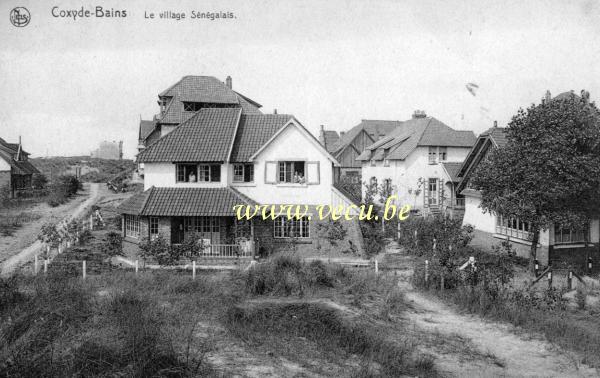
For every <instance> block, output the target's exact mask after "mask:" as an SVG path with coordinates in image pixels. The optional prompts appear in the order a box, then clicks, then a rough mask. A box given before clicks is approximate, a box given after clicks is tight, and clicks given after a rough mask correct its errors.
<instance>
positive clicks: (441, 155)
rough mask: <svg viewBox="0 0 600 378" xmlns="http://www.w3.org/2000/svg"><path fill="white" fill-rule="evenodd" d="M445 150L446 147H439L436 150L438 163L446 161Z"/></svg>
mask: <svg viewBox="0 0 600 378" xmlns="http://www.w3.org/2000/svg"><path fill="white" fill-rule="evenodd" d="M447 152H448V151H447V148H446V147H440V148H439V150H438V155H439V158H440V161H446V154H447Z"/></svg>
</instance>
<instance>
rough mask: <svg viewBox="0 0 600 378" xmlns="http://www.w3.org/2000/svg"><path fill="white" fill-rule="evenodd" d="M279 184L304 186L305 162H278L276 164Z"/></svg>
mask: <svg viewBox="0 0 600 378" xmlns="http://www.w3.org/2000/svg"><path fill="white" fill-rule="evenodd" d="M277 177H278V179H279V182H285V183H293V184H304V183H306V162H304V161H280V162H279V164H278V175H277Z"/></svg>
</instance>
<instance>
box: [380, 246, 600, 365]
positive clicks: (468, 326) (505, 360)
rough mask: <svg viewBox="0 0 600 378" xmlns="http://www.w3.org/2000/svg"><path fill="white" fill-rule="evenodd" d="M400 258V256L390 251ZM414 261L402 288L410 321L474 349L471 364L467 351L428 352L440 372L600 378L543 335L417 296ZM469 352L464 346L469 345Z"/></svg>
mask: <svg viewBox="0 0 600 378" xmlns="http://www.w3.org/2000/svg"><path fill="white" fill-rule="evenodd" d="M389 252H392V253H400V251H398V250H390V251H389ZM408 261H409V258H408V257H407V266H406V270H404V271H402V272H401V274H400V282H399V286H400V287H401V288H402V289H403V291H404V292H405V297H406V299H407V300H409V301H410V302H411V308H410V309H409V310H407V311H406V313H405V316H406V318H407V319H408V320H409V321H410V322H412V323H414V325H415V326H416V327H418V328H419V329H420V330H423V331H426V332H428V333H430V334H434V335H435V334H440V335H441V336H442V337H440V341H441V343H443V342H444V339H445V338H446V337H448V338H450V339H452V338H457V337H458V338H459V339H461V340H462V343H463V344H465V345H466V344H469V348H468V349H473V352H474V353H472V355H471V356H469V358H465V356H464V351H465V349H464V348H461V349H462V350H456V351H454V352H453V351H452V350H448V348H445V347H444V345H439V347H436V346H435V345H433V346H429V347H427V349H428V350H424V351H425V352H428V353H431V354H433V355H434V356H435V361H436V364H437V365H438V367H439V369H440V370H441V371H442V372H444V373H446V374H448V375H449V376H455V377H598V376H600V374H599V372H598V371H597V370H596V369H594V368H591V367H589V366H586V365H582V364H580V363H579V362H578V361H579V358H578V357H577V356H575V355H574V354H572V353H569V352H566V351H563V350H561V349H560V348H558V347H557V346H554V345H552V344H550V343H549V342H548V341H546V340H545V338H544V337H543V336H542V335H536V334H531V333H526V332H524V331H522V330H518V329H515V327H513V326H511V325H509V324H504V323H499V322H492V321H487V320H483V319H482V318H480V317H478V316H474V315H470V314H461V313H458V312H457V311H456V309H454V308H452V307H450V306H447V305H445V304H444V303H442V302H441V301H440V300H438V299H437V298H433V297H429V296H427V295H425V294H423V293H420V292H418V291H415V290H414V289H413V287H412V286H411V284H410V282H409V277H410V276H411V275H412V271H411V270H410V265H408ZM463 346H464V345H463Z"/></svg>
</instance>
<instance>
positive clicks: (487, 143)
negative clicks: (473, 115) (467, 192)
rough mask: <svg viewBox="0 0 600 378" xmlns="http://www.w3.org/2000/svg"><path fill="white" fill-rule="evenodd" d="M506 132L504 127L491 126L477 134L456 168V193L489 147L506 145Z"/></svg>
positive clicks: (464, 184) (463, 186)
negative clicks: (458, 180)
mask: <svg viewBox="0 0 600 378" xmlns="http://www.w3.org/2000/svg"><path fill="white" fill-rule="evenodd" d="M506 132H507V129H506V128H503V127H492V128H491V129H488V130H486V131H484V132H483V133H481V134H480V135H479V137H478V138H477V141H476V142H475V144H474V145H473V147H472V148H471V151H469V154H468V155H467V157H466V158H465V160H464V161H463V162H462V164H461V166H460V169H459V170H458V173H457V177H458V178H459V179H460V183H459V184H458V187H457V192H458V193H460V192H461V191H462V190H463V189H464V188H465V186H466V183H467V181H468V179H469V175H470V174H471V172H473V171H474V170H475V168H476V167H477V165H478V164H479V162H480V161H481V159H483V157H484V156H485V154H486V152H487V150H488V149H489V148H490V147H494V148H503V147H504V146H506V144H507V143H508V139H507V138H506Z"/></svg>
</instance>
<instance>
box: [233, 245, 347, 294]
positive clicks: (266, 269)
mask: <svg viewBox="0 0 600 378" xmlns="http://www.w3.org/2000/svg"><path fill="white" fill-rule="evenodd" d="M344 275H345V273H344V270H343V269H340V268H332V267H329V266H327V265H326V264H325V263H323V262H322V261H312V262H311V263H309V264H306V263H304V262H302V260H300V259H299V258H298V257H295V256H292V255H286V254H280V255H275V256H274V257H272V258H271V259H270V260H269V261H267V262H266V263H262V264H258V265H256V266H255V267H254V268H252V269H250V270H249V271H248V272H247V273H246V274H245V276H244V281H245V288H246V291H247V292H248V293H250V294H254V295H268V294H270V295H304V294H305V293H306V291H307V290H309V289H312V290H316V289H319V288H325V287H333V286H334V283H335V282H337V281H339V279H340V278H341V277H343V276H344Z"/></svg>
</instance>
